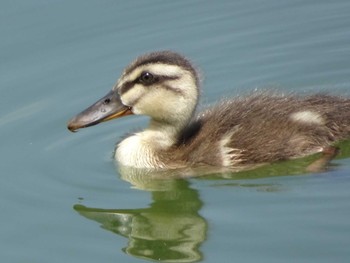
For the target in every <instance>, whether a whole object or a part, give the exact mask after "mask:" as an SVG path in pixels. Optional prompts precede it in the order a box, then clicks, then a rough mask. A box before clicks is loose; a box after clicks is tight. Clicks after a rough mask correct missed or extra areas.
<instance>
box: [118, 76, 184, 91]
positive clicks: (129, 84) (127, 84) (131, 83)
mask: <svg viewBox="0 0 350 263" xmlns="http://www.w3.org/2000/svg"><path fill="white" fill-rule="evenodd" d="M155 77H156V78H157V84H161V83H163V82H165V81H167V80H176V79H179V78H180V77H178V76H155ZM139 83H141V82H140V80H139V77H138V78H136V79H135V80H133V81H127V82H125V83H124V84H123V86H121V87H120V89H119V94H120V95H122V94H124V93H126V92H128V91H129V90H130V89H132V87H133V86H134V85H135V84H139ZM145 86H146V85H145ZM147 86H148V85H147ZM150 86H151V85H150ZM164 88H166V89H168V90H174V91H175V92H178V91H179V89H177V88H171V86H169V85H164Z"/></svg>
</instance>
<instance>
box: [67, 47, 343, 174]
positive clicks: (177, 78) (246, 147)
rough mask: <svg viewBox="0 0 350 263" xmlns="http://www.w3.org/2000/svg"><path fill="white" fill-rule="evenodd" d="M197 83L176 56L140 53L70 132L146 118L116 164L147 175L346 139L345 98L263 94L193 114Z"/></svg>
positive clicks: (302, 150) (320, 147) (270, 158)
mask: <svg viewBox="0 0 350 263" xmlns="http://www.w3.org/2000/svg"><path fill="white" fill-rule="evenodd" d="M199 82H200V81H199V76H198V73H197V71H196V69H195V67H194V66H193V65H192V64H191V62H190V61H189V60H188V59H187V58H186V57H184V56H182V55H180V54H178V53H176V52H172V51H160V52H152V53H149V54H146V55H142V56H140V57H138V58H137V59H136V60H135V61H134V62H132V63H131V64H130V65H129V66H128V67H127V68H126V69H125V70H124V72H123V74H122V75H121V77H120V78H119V80H118V81H117V83H116V84H115V86H114V87H113V89H112V90H111V91H110V92H109V93H108V94H107V95H106V96H104V97H103V98H102V99H100V100H99V101H97V102H96V103H95V104H93V105H92V106H90V107H89V108H87V109H86V110H84V111H82V112H81V113H80V114H78V115H77V116H75V117H74V118H72V119H71V120H70V121H69V123H68V129H69V130H70V131H76V130H78V129H79V128H84V127H89V126H92V125H95V124H98V123H101V122H104V121H108V120H111V119H115V118H119V117H122V116H127V115H131V114H134V115H147V116H149V117H150V122H149V126H148V127H147V128H146V129H145V130H143V131H141V132H137V133H134V134H132V135H131V136H129V137H127V138H126V139H124V140H122V141H121V142H120V143H119V144H118V145H117V146H116V150H115V159H116V160H117V161H118V163H120V164H121V165H123V166H127V167H134V168H150V169H176V168H184V167H196V166H201V165H202V166H204V165H206V166H213V167H228V168H239V167H245V166H250V165H256V164H262V163H271V162H276V161H280V160H287V159H293V158H299V157H303V156H306V155H311V154H315V153H319V152H321V153H325V154H327V153H329V152H330V149H331V152H333V153H334V152H335V151H332V149H334V148H332V146H331V145H332V144H333V143H335V142H336V141H339V140H342V139H345V138H348V137H350V98H342V97H336V96H330V95H324V94H316V95H310V96H306V97H301V96H297V95H283V94H276V93H272V92H260V93H253V94H251V95H248V96H245V97H236V98H233V99H226V100H223V101H221V102H220V103H218V104H217V105H215V106H213V107H210V108H207V109H205V110H204V111H203V112H200V113H198V114H195V112H196V108H197V104H198V97H199V93H200V89H199Z"/></svg>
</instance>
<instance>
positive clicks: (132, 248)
mask: <svg viewBox="0 0 350 263" xmlns="http://www.w3.org/2000/svg"><path fill="white" fill-rule="evenodd" d="M342 146H343V147H341V148H342V151H341V153H340V154H339V155H338V158H339V159H342V158H348V157H349V156H350V141H347V142H344V143H343V145H342ZM344 146H345V147H344ZM321 157H322V156H321ZM318 160H322V158H320V156H318V155H315V156H310V157H307V158H303V159H297V160H293V161H288V162H279V163H274V164H270V165H265V166H263V167H257V168H256V169H252V170H248V171H241V172H232V171H224V170H223V171H220V172H219V173H215V172H213V171H210V169H209V168H203V169H196V170H188V169H185V170H172V171H164V172H157V173H156V172H154V171H152V170H141V169H134V168H127V167H123V166H117V168H118V171H119V174H120V176H121V178H122V179H123V180H125V181H128V182H129V183H130V184H131V185H132V186H133V187H134V188H138V189H142V190H147V191H150V192H151V196H152V203H151V204H150V206H149V207H146V208H140V209H100V208H91V207H86V206H83V205H81V204H77V205H75V206H74V209H75V210H76V211H77V212H78V213H79V214H81V215H82V216H84V217H86V218H88V219H91V220H94V221H96V222H98V223H100V224H101V225H102V227H103V228H104V229H106V230H109V231H112V232H114V233H116V234H118V235H121V236H124V237H126V238H127V239H128V243H127V246H126V247H125V248H123V251H124V252H125V253H127V254H129V255H131V256H135V257H141V258H145V259H149V260H157V261H163V262H194V261H199V260H201V259H202V257H203V256H202V252H201V251H200V246H201V244H202V243H203V242H204V241H205V240H206V234H207V230H208V223H207V222H206V220H205V219H204V218H203V217H202V216H201V215H200V209H201V208H202V206H203V202H202V201H201V199H200V196H199V193H198V191H197V190H195V189H193V188H191V184H190V182H189V181H188V180H187V179H186V178H185V177H188V176H198V175H201V176H202V177H201V178H202V179H205V180H210V182H211V183H210V184H211V185H212V186H214V187H223V186H224V187H240V188H241V187H245V188H249V189H255V190H257V191H266V192H271V191H273V192H276V191H283V189H284V187H283V185H282V186H281V185H279V184H266V183H262V182H261V181H256V180H254V179H261V178H266V177H272V176H282V175H301V174H305V173H306V172H307V170H306V168H305V167H310V163H316V164H317V163H320V162H319V161H318ZM322 164H324V162H322ZM331 165H332V167H335V165H337V164H336V163H333V164H331ZM320 167H321V168H323V166H320ZM327 167H328V168H329V164H328V165H327ZM321 170H322V169H321ZM203 175H204V176H203Z"/></svg>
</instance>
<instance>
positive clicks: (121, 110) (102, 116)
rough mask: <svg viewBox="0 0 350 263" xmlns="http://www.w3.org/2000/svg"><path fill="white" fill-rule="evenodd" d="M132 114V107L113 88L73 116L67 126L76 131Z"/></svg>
mask: <svg viewBox="0 0 350 263" xmlns="http://www.w3.org/2000/svg"><path fill="white" fill-rule="evenodd" d="M130 114H133V113H132V111H131V107H129V106H125V105H124V104H123V103H122V102H121V100H120V96H119V94H118V92H117V91H114V90H112V91H110V92H109V93H108V94H107V95H106V96H104V97H103V98H101V99H100V100H98V101H97V102H95V103H94V104H93V105H91V106H90V107H88V108H87V109H85V110H83V111H82V112H81V113H79V114H78V115H77V116H75V117H73V118H72V119H71V120H70V121H69V122H68V125H67V128H68V130H70V131H71V132H75V131H77V130H78V129H80V128H85V127H89V126H93V125H96V124H99V123H100V122H104V121H109V120H111V119H115V118H120V117H122V116H126V115H130Z"/></svg>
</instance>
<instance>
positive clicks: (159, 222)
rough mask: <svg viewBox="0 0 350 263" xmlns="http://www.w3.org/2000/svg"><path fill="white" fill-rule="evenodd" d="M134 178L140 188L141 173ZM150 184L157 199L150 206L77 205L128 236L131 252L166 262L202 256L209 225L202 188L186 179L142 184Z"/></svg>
mask: <svg viewBox="0 0 350 263" xmlns="http://www.w3.org/2000/svg"><path fill="white" fill-rule="evenodd" d="M131 178H132V179H135V178H137V179H138V180H137V182H136V185H137V186H138V187H139V188H140V187H141V181H140V178H141V177H140V174H137V176H135V174H133V176H131ZM143 178H147V176H143ZM129 179H130V178H129ZM147 187H148V189H151V190H152V200H153V202H152V203H151V205H150V206H149V207H147V208H140V209H99V208H90V207H86V206H83V205H75V206H74V209H75V210H76V211H77V212H79V214H81V215H82V216H84V217H86V218H88V219H91V220H95V221H97V222H98V223H100V224H101V225H102V227H103V228H104V229H107V230H109V231H112V232H114V233H116V234H118V235H121V236H124V237H126V238H128V245H127V246H126V247H125V248H123V251H124V252H126V253H127V254H129V255H132V256H135V257H141V258H145V259H151V260H160V261H163V262H194V261H198V260H200V259H201V258H202V253H201V252H200V250H199V247H200V245H201V244H202V243H203V241H204V240H205V239H206V233H207V228H208V225H207V222H206V221H205V219H204V218H203V217H202V216H201V215H200V214H199V210H200V209H201V207H202V202H201V200H200V198H199V194H198V192H197V191H196V190H194V189H192V188H191V187H190V183H189V182H188V181H187V180H184V179H169V180H147V181H146V182H144V184H142V188H147Z"/></svg>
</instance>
